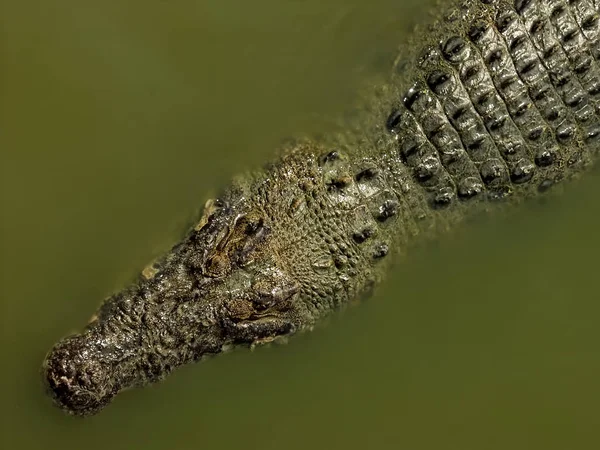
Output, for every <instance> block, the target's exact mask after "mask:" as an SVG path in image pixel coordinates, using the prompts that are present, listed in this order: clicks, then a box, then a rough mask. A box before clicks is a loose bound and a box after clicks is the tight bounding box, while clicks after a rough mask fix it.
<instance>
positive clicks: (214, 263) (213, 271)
mask: <svg viewBox="0 0 600 450" xmlns="http://www.w3.org/2000/svg"><path fill="white" fill-rule="evenodd" d="M230 270H231V262H230V261H229V258H228V257H227V256H226V255H224V254H223V253H217V254H216V255H214V256H212V257H211V258H210V259H209V260H208V261H207V263H206V266H205V268H204V275H206V276H207V277H210V278H221V277H224V276H225V275H227V274H228V273H229V271H230Z"/></svg>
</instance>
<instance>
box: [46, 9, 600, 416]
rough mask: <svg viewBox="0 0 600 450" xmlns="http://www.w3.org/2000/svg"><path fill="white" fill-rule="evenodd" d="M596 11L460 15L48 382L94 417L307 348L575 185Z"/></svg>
mask: <svg viewBox="0 0 600 450" xmlns="http://www.w3.org/2000/svg"><path fill="white" fill-rule="evenodd" d="M599 10H600V2H599V0H514V1H512V0H511V1H508V0H471V1H466V2H462V3H453V4H452V5H449V7H448V8H447V9H445V10H444V12H443V13H442V14H440V15H439V17H438V18H437V19H436V20H434V21H432V22H431V25H429V26H428V27H424V28H422V29H421V31H419V30H417V31H415V33H414V35H413V37H412V38H411V39H410V40H409V41H408V42H407V44H406V45H404V46H403V47H401V48H402V52H401V55H402V56H401V57H400V58H399V59H398V61H396V62H395V69H396V70H395V71H394V73H393V75H392V76H391V79H388V81H387V82H386V83H384V84H383V85H382V86H381V87H380V88H379V89H378V90H377V93H376V94H374V98H373V101H372V102H371V103H370V104H369V107H368V108H365V111H366V112H365V114H364V115H363V116H362V117H361V120H359V121H358V123H353V124H352V125H349V126H348V128H347V129H346V130H345V132H344V133H341V135H339V136H338V135H337V134H336V136H335V137H331V138H321V139H300V140H298V141H296V142H293V143H291V144H289V145H287V146H286V147H285V148H284V149H282V151H281V153H280V155H279V156H278V157H277V159H276V160H275V161H274V162H271V163H270V164H267V165H266V166H264V167H262V168H261V169H257V170H254V171H252V172H250V173H247V174H245V175H242V176H239V177H237V178H235V179H234V180H233V181H232V183H231V184H230V186H229V187H227V188H225V189H224V190H223V191H222V194H221V195H220V196H219V197H218V198H217V199H213V200H209V201H208V202H207V203H206V205H205V208H204V212H203V215H202V217H201V219H200V221H199V222H198V223H197V224H196V225H195V226H194V227H193V228H192V229H191V230H189V232H187V234H186V235H185V236H184V237H183V239H182V241H181V242H180V243H178V244H177V245H175V246H174V247H173V248H172V249H171V250H170V251H169V252H167V254H166V255H165V256H163V257H162V258H161V259H159V260H158V261H156V262H154V263H153V264H152V265H150V266H148V267H147V268H146V269H145V270H144V271H143V272H142V273H141V275H140V276H139V278H138V279H137V280H136V282H134V283H133V284H131V285H130V286H128V287H126V288H124V289H123V290H122V291H120V292H118V293H116V294H114V295H112V296H110V297H109V298H107V299H106V300H104V302H103V304H102V305H101V307H100V308H99V310H98V311H97V312H96V313H95V314H94V316H93V317H92V319H91V320H90V322H89V323H88V324H87V326H86V327H85V329H84V331H83V332H82V333H80V334H75V335H70V336H67V337H65V338H64V339H62V340H61V341H59V342H58V343H57V344H56V345H55V346H54V347H53V348H52V349H51V350H50V352H49V353H48V354H47V356H46V358H45V360H44V362H43V366H42V373H43V377H44V380H45V384H46V387H47V390H48V391H49V393H50V395H51V396H52V398H53V399H54V401H55V403H56V404H57V405H58V406H59V407H61V408H62V409H63V410H64V411H66V412H68V413H70V414H74V415H80V416H85V415H91V414H94V413H97V412H98V411H100V410H101V409H102V408H104V407H105V406H106V405H107V404H109V403H110V401H111V400H112V399H113V398H114V396H115V395H116V394H117V393H119V392H120V391H122V390H124V389H127V388H131V387H136V386H142V385H146V384H148V383H153V382H156V381H158V380H161V379H163V378H164V377H165V376H166V375H167V374H169V373H170V372H171V371H172V370H173V369H175V368H176V367H178V366H181V365H183V364H187V363H191V362H194V361H198V360H200V359H203V358H204V357H206V356H210V355H215V354H218V353H221V352H223V351H225V350H227V349H230V348H234V347H238V346H256V345H259V344H264V343H268V342H272V341H277V340H282V339H286V338H287V337H288V336H290V335H292V334H294V333H297V332H299V331H303V330H310V329H311V328H312V327H313V326H314V325H315V324H316V323H317V322H318V321H319V320H320V319H322V318H323V317H324V316H326V315H328V314H330V313H331V312H332V311H334V310H339V309H341V308H342V307H343V306H344V305H347V304H350V303H352V302H354V301H355V300H356V299H360V298H362V297H364V296H366V295H368V294H369V293H370V292H371V291H372V289H373V287H374V286H376V285H377V284H378V283H379V282H380V281H381V280H382V279H383V278H384V276H385V273H386V272H387V271H388V270H389V265H390V264H389V261H390V259H392V258H391V257H390V255H393V254H396V255H403V254H405V253H406V252H407V249H408V248H409V247H410V246H411V245H412V244H413V243H414V242H419V241H421V240H423V239H424V238H427V237H428V236H438V235H440V233H443V232H446V231H448V230H452V229H453V228H454V227H455V226H456V225H457V224H459V223H460V222H464V221H465V218H468V217H472V216H473V214H476V213H477V212H481V211H487V210H493V209H494V208H497V206H496V205H510V204H514V203H517V202H522V201H523V200H526V199H529V198H532V197H535V196H538V195H542V193H543V192H545V191H547V190H549V189H550V188H551V187H552V186H554V185H556V184H558V183H560V184H561V185H562V182H563V181H565V180H569V179H573V178H576V177H578V176H579V175H580V174H582V173H585V171H586V170H587V169H589V168H590V167H592V166H593V164H594V161H595V160H596V159H597V156H598V154H599V153H600V25H599Z"/></svg>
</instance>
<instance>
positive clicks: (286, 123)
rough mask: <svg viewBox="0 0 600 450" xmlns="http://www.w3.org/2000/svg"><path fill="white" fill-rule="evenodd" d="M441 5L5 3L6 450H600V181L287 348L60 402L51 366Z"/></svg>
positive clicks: (482, 238) (192, 0)
mask: <svg viewBox="0 0 600 450" xmlns="http://www.w3.org/2000/svg"><path fill="white" fill-rule="evenodd" d="M432 4H433V0H426V1H417V0H409V1H407V0H403V1H398V0H395V1H392V0H371V1H369V2H365V1H359V0H328V1H326V2H323V1H321V0H303V1H301V0H294V1H292V0H287V1H282V0H262V1H258V2H248V1H242V0H181V1H178V2H167V1H158V0H153V1H148V0H147V1H139V0H128V1H116V0H104V1H85V2H81V1H75V0H56V1H51V2H49V1H41V0H37V1H34V0H20V1H18V2H16V1H15V2H10V3H9V2H6V3H4V4H3V5H2V6H0V8H1V9H0V24H1V25H0V26H1V32H2V38H1V40H2V46H1V47H0V52H1V53H0V57H1V59H0V83H1V91H0V114H1V115H0V139H1V140H0V152H1V153H0V154H1V160H0V161H1V162H0V170H1V173H0V176H1V182H2V191H1V195H2V204H1V211H2V212H1V217H2V220H1V224H0V225H1V227H2V228H1V231H0V232H1V235H0V237H1V242H0V244H1V248H0V256H1V267H0V277H1V279H0V280H1V283H0V293H1V301H2V314H1V320H2V360H1V361H2V364H1V365H0V368H1V369H0V381H1V386H2V399H1V400H2V403H1V404H2V421H1V425H2V432H1V433H0V439H1V440H2V441H1V442H2V444H3V445H2V447H3V448H7V449H9V448H10V449H13V448H14V449H55V448H59V449H62V450H70V449H75V448H78V449H81V448H85V449H89V450H92V449H106V448H108V449H118V448H148V449H163V448H169V449H198V448H211V449H219V448H223V449H229V448H260V449H265V450H266V449H275V448H286V449H321V448H346V449H365V448H369V449H371V448H374V449H379V448H401V449H404V448H406V449H411V450H413V449H423V450H425V449H436V450H441V449H444V450H446V449H461V450H467V449H506V448H511V449H538V448H539V449H542V448H543V449H545V450H548V449H566V448H596V447H597V446H598V444H599V440H600V439H599V435H598V429H600V428H599V426H600V415H599V414H598V404H599V400H600V387H599V383H598V380H599V379H600V355H599V354H598V341H599V338H600V327H598V317H600V314H599V313H600V302H599V299H600V295H599V294H598V287H597V283H598V276H599V273H600V271H599V269H598V255H599V250H600V233H598V230H599V229H600V207H599V205H598V198H599V197H600V176H599V174H598V170H596V171H595V172H594V173H591V174H588V176H586V177H585V178H584V179H583V180H582V181H580V182H577V183H574V184H572V185H570V186H568V187H567V189H566V193H565V195H562V196H557V197H554V196H550V197H548V198H547V199H545V200H540V201H536V202H529V203H528V204H525V205H523V206H522V207H518V208H516V209H515V210H513V211H512V212H511V214H509V215H508V216H502V217H498V216H495V217H493V218H487V219H481V220H478V221H476V222H475V223H472V224H469V225H467V226H465V227H463V228H461V229H460V230H458V231H457V233H455V234H453V235H452V236H451V237H447V238H446V239H440V240H439V241H438V242H436V243H432V244H428V245H423V246H421V247H420V248H419V250H418V251H415V252H414V253H413V254H412V255H411V256H410V258H408V260H407V261H405V262H403V263H401V264H397V265H396V267H395V268H394V270H393V271H392V273H391V274H390V277H389V280H388V282H387V283H385V285H384V286H382V287H381V289H379V290H378V291H377V293H376V295H375V296H374V297H373V298H371V299H369V301H367V302H365V303H363V304H362V305H360V306H359V307H357V308H351V309H350V310H348V311H346V312H344V313H342V314H339V315H336V316H335V317H333V318H332V319H331V320H329V321H328V323H327V324H325V325H324V326H322V327H319V328H318V329H317V330H315V332H313V333H311V334H307V335H304V336H298V337H296V338H294V339H292V340H291V342H290V343H289V344H288V345H286V346H274V347H269V348H261V349H258V350H256V351H253V352H250V351H244V350H242V351H238V352H234V353H232V354H228V355H223V356H221V357H218V358H214V359H212V360H210V361H208V362H206V363H201V364H196V365H192V366H189V367H185V368H182V369H180V370H178V371H176V372H175V373H174V374H172V375H171V376H170V377H169V378H168V379H167V380H166V381H165V382H164V383H161V384H160V385H156V386H153V387H150V388H147V389H138V390H134V391H130V392H126V393H124V394H122V395H119V396H118V397H117V398H116V400H115V401H114V403H113V404H112V405H111V406H109V407H108V408H107V409H106V410H105V411H103V412H102V413H101V414H100V415H98V416H95V417H91V418H87V419H79V418H72V417H68V416H66V415H64V414H62V413H61V412H60V411H59V410H58V409H56V408H55V407H54V406H53V405H52V404H51V402H50V401H49V399H48V398H47V397H46V396H45V395H44V392H43V388H42V385H41V381H40V375H39V370H40V365H41V361H42V359H43V358H44V355H45V352H46V351H47V350H48V349H49V348H50V347H51V346H52V345H53V343H54V342H55V341H56V340H58V339H60V338H61V337H62V336H64V335H65V334H67V333H69V332H73V331H76V330H79V329H80V328H81V327H82V326H83V325H84V324H85V323H86V321H87V319H88V318H89V317H90V315H91V314H92V313H93V311H94V310H95V309H96V307H97V306H98V305H99V303H100V301H101V299H102V298H104V297H105V296H107V295H109V294H110V293H111V292H113V291H115V290H117V289H120V288H121V287H122V286H123V285H124V284H126V283H127V282H128V281H129V280H131V279H132V278H133V277H134V276H135V274H137V273H138V272H139V271H140V270H141V269H142V268H143V267H144V266H145V264H146V263H147V262H149V261H150V260H151V259H152V258H154V257H156V256H158V255H160V254H161V253H163V252H165V251H166V250H168V249H169V248H170V246H171V245H173V244H174V243H175V242H176V241H177V240H178V239H179V238H180V237H181V235H182V233H183V232H184V231H185V229H186V227H187V226H188V225H189V224H190V223H191V220H192V219H193V218H194V217H196V215H197V214H198V212H199V210H200V209H201V207H202V205H203V204H204V202H205V200H206V199H207V198H209V197H210V196H211V195H214V193H215V190H216V189H218V188H219V187H222V186H223V185H224V184H226V183H227V180H228V179H229V178H230V177H231V176H232V175H234V174H236V173H239V172H242V171H244V170H246V169H248V168H250V167H255V166H257V165H259V164H262V163H263V162H265V161H267V160H268V159H269V158H271V157H272V155H273V154H274V152H275V150H276V148H277V146H278V144H279V143H280V142H281V141H283V140H284V139H286V138H287V137H289V136H292V135H295V134H297V133H299V132H308V133H322V132H324V133H326V132H327V130H328V129H331V128H332V124H333V122H334V121H335V120H336V119H337V118H339V117H340V116H341V115H342V114H343V113H344V111H345V110H347V109H348V108H350V107H351V105H352V103H353V102H354V101H355V100H356V98H357V95H356V93H357V92H358V91H360V90H361V89H363V88H364V87H365V86H366V87H368V86H369V83H370V81H369V80H371V79H373V77H374V76H375V75H376V74H378V75H381V74H382V73H385V71H386V70H389V67H390V61H391V60H393V59H394V57H395V56H396V55H395V49H396V46H397V44H399V43H400V42H402V41H403V40H404V39H405V38H406V35H407V34H408V33H409V32H410V31H411V29H412V27H413V25H414V24H415V23H419V22H420V21H422V20H423V17H425V14H426V12H427V11H428V10H430V9H431V7H432Z"/></svg>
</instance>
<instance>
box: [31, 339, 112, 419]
mask: <svg viewBox="0 0 600 450" xmlns="http://www.w3.org/2000/svg"><path fill="white" fill-rule="evenodd" d="M111 373H112V368H111V367H110V366H109V365H107V364H104V363H103V362H102V360H101V359H99V358H97V356H96V355H95V352H94V350H93V349H92V348H91V347H90V345H89V341H88V340H87V339H86V337H85V336H82V335H79V336H71V337H69V338H67V339H65V340H63V341H61V342H60V343H58V344H57V345H56V346H55V347H54V348H53V349H52V350H51V351H50V353H49V354H48V356H47V357H46V360H45V362H44V366H43V376H44V379H45V382H46V387H47V389H48V391H49V392H50V395H51V396H52V397H53V398H54V401H55V402H56V403H57V404H58V405H59V406H60V407H61V408H62V409H64V410H65V411H68V412H70V413H71V414H76V415H89V414H94V413H95V412H97V411H98V410H100V409H102V408H103V407H104V406H106V404H108V403H109V402H110V401H111V399H112V397H113V396H114V395H115V394H116V392H117V390H116V389H114V387H113V382H112V378H111Z"/></svg>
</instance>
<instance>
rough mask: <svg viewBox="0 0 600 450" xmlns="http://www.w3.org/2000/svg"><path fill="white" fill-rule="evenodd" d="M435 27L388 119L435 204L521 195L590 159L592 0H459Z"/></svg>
mask: <svg viewBox="0 0 600 450" xmlns="http://www.w3.org/2000/svg"><path fill="white" fill-rule="evenodd" d="M473 3H476V4H475V5H473ZM439 28H441V29H443V34H442V33H440V32H437V34H436V31H435V30H432V31H433V34H434V36H435V37H434V38H433V39H431V40H430V42H429V44H426V45H425V47H424V49H423V51H422V52H421V53H420V54H419V56H418V57H417V61H416V65H415V66H416V68H415V69H413V72H411V74H410V75H409V76H407V75H406V74H404V78H405V79H406V78H408V79H412V84H410V85H409V86H408V87H407V89H406V90H405V91H404V95H403V97H402V99H401V100H400V101H398V102H396V107H395V108H394V109H393V110H392V112H391V113H390V115H389V116H388V118H387V121H386V124H385V126H386V128H387V130H388V131H389V133H391V135H392V136H393V137H394V138H395V139H396V141H397V148H396V150H397V156H398V160H399V161H400V162H401V164H403V165H405V166H407V167H408V168H410V169H411V171H412V174H413V177H414V180H415V181H416V182H417V183H418V184H419V185H420V186H422V187H423V189H424V190H425V191H427V192H429V195H430V204H431V205H432V206H434V207H440V206H448V205H449V204H451V203H452V202H453V201H454V199H455V198H456V199H458V201H462V202H465V201H468V200H469V199H472V198H475V197H480V194H482V193H484V194H485V196H486V197H488V198H502V197H505V196H509V195H511V194H512V193H514V192H520V193H523V194H524V195H523V196H528V195H530V194H533V193H534V192H536V191H537V190H545V189H546V188H547V187H549V186H550V185H552V184H554V183H556V182H557V181H559V180H560V179H562V178H565V177H568V176H571V175H572V174H575V173H578V172H579V171H581V169H582V168H583V167H586V166H588V165H589V163H590V162H591V160H592V158H593V156H595V155H596V154H597V152H598V148H599V145H600V144H599V139H600V137H599V129H600V109H599V104H600V89H599V86H600V66H599V64H600V63H599V60H598V36H599V30H600V25H599V23H598V9H597V5H596V4H595V3H594V2H593V1H591V0H570V1H568V2H567V1H563V0H516V1H514V2H505V1H494V0H488V1H483V0H481V1H479V2H467V3H466V4H465V5H462V6H460V7H458V8H457V9H455V10H453V11H452V12H451V13H449V14H448V15H447V16H446V18H445V23H444V26H443V27H439Z"/></svg>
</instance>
